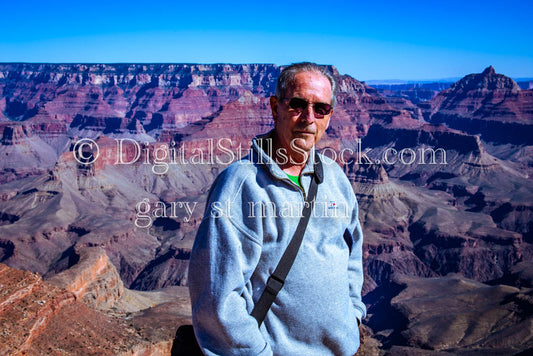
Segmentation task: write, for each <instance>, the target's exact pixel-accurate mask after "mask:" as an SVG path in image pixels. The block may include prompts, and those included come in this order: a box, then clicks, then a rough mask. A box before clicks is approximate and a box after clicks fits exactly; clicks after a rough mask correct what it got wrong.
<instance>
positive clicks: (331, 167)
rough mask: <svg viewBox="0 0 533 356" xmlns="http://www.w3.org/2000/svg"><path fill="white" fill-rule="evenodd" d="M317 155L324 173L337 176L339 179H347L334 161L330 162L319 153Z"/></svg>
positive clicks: (330, 160) (329, 159)
mask: <svg viewBox="0 0 533 356" xmlns="http://www.w3.org/2000/svg"><path fill="white" fill-rule="evenodd" d="M318 155H319V156H320V161H321V162H322V167H323V169H324V172H327V173H330V174H335V175H338V176H339V177H340V178H341V179H342V177H344V179H347V178H346V175H345V174H344V171H343V169H342V168H341V166H339V164H338V163H337V162H336V161H334V160H332V159H331V158H329V157H328V156H325V155H323V154H321V153H319V154H318Z"/></svg>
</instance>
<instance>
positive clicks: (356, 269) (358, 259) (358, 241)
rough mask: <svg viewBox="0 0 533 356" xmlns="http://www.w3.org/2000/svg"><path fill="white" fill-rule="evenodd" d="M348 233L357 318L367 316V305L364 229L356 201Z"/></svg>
mask: <svg viewBox="0 0 533 356" xmlns="http://www.w3.org/2000/svg"><path fill="white" fill-rule="evenodd" d="M346 233H347V234H348V235H349V236H351V238H352V248H351V252H350V260H349V261H348V278H349V283H350V297H351V299H352V304H353V305H354V307H355V310H356V313H357V320H358V322H361V320H362V319H363V318H364V317H366V306H365V304H364V303H363V301H362V298H361V289H362V287H363V278H364V277H363V231H362V229H361V223H360V222H359V207H358V205H357V201H356V202H355V205H354V209H353V212H352V220H351V224H350V226H349V228H348V229H347V230H346Z"/></svg>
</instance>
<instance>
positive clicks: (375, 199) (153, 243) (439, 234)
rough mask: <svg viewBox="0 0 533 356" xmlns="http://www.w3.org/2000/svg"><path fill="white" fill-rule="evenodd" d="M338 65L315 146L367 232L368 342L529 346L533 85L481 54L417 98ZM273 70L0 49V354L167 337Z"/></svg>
mask: <svg viewBox="0 0 533 356" xmlns="http://www.w3.org/2000/svg"><path fill="white" fill-rule="evenodd" d="M328 69H329V70H330V71H331V72H332V73H333V74H334V76H335V78H336V80H337V81H338V84H339V92H338V94H337V101H338V105H337V107H336V108H335V113H334V115H333V118H332V120H331V123H330V126H329V128H328V130H327V131H326V134H325V136H324V137H323V139H322V141H321V142H320V144H319V149H320V150H321V151H322V152H323V153H324V154H326V155H328V156H330V157H331V158H333V159H335V160H336V161H337V162H338V163H339V165H340V166H341V167H342V168H343V170H344V171H345V173H346V175H347V176H348V178H349V180H350V182H351V184H352V186H353V189H354V192H355V193H356V195H357V198H358V201H359V205H360V210H361V223H362V225H363V232H364V237H365V241H364V247H363V249H364V270H365V284H364V286H363V295H364V297H363V301H364V302H365V303H366V304H367V307H368V311H369V315H368V317H367V319H366V320H365V322H364V324H365V325H364V327H363V329H362V330H363V334H364V335H365V342H364V344H363V347H362V349H361V351H360V354H363V355H366V354H368V355H376V354H385V353H386V354H393V355H394V354H397V355H406V354H407V355H419V354H435V355H437V354H439V355H440V354H454V355H456V354H465V355H466V354H470V353H474V352H477V353H480V354H494V355H513V354H516V355H518V354H520V353H521V352H527V350H531V348H533V285H532V281H533V280H532V276H533V263H532V261H533V203H532V202H533V182H532V178H531V174H532V173H533V142H532V141H531V137H533V135H532V134H533V90H531V89H521V88H520V87H519V86H518V84H517V83H516V82H514V81H513V80H512V79H510V78H508V77H506V76H505V75H503V74H498V73H497V72H496V71H495V69H494V68H492V67H490V66H489V67H488V68H486V69H485V70H483V71H482V72H481V73H474V74H470V75H467V76H465V77H464V78H462V79H460V80H459V81H457V82H456V83H454V84H452V85H451V86H449V87H446V88H441V87H438V88H437V89H435V88H432V89H431V90H432V92H431V93H425V94H423V93H418V94H416V100H415V99H414V96H409V95H403V94H402V96H401V97H400V96H395V95H393V94H392V93H390V92H381V93H380V92H379V91H378V90H376V89H374V88H372V87H371V86H368V85H367V84H366V83H364V82H360V81H358V80H356V79H354V78H352V77H350V76H347V75H341V74H340V73H338V71H337V70H336V68H334V67H332V66H328ZM279 72H280V67H278V66H275V65H269V64H246V65H232V64H213V65H203V64H28V63H4V64H0V137H1V142H0V143H1V144H0V157H2V159H1V160H0V262H1V263H2V264H1V265H0V266H1V267H0V284H1V285H2V288H1V289H2V292H1V293H2V296H1V298H2V299H1V300H0V303H1V304H0V305H1V306H2V307H1V309H0V318H2V328H3V332H0V337H1V338H2V342H1V344H2V345H4V346H2V347H3V349H1V350H2V353H8V354H24V353H27V352H30V351H33V352H35V353H41V354H46V353H48V354H62V353H63V354H64V353H66V354H121V353H122V354H137V355H143V354H168V352H169V350H170V347H171V345H172V339H173V336H174V333H175V331H176V329H177V327H178V326H179V325H181V324H184V323H188V322H190V319H189V318H190V304H189V301H188V294H187V271H188V258H189V255H190V249H191V247H192V243H193V240H194V236H195V232H196V229H197V227H198V225H199V223H200V221H201V219H202V215H203V210H204V207H205V200H206V196H207V193H208V190H209V187H210V184H211V183H212V181H213V180H214V178H215V177H216V176H217V174H218V173H219V172H220V171H221V170H223V169H224V168H225V167H226V166H227V165H228V164H229V163H231V162H233V161H235V160H237V159H238V158H239V157H242V156H243V155H245V154H246V153H247V150H248V149H249V143H250V140H251V139H252V138H253V137H254V136H255V135H257V134H259V133H263V132H266V131H268V130H270V129H271V128H272V127H273V125H272V118H271V113H270V107H269V96H270V95H272V94H273V92H274V89H275V79H276V78H277V76H278V74H279ZM428 90H429V89H428ZM81 139H83V140H84V141H83V144H81V145H80V142H82V141H80V140H81ZM341 152H343V154H342V155H341V154H340V153H341ZM94 158H96V160H95V161H94V162H93V163H89V162H90V161H92V160H93V159H94ZM42 301H44V302H42ZM61 320H68V321H69V322H68V323H66V324H67V325H66V326H61V322H60V321H61ZM70 324H72V327H70V326H71V325H70ZM156 326H157V327H156ZM90 330H92V331H91V332H89V331H90ZM95 331H97V332H95Z"/></svg>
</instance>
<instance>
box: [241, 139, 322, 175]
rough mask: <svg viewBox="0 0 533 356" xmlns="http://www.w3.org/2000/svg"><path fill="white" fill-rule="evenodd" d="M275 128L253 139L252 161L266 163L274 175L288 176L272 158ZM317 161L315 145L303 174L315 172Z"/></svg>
mask: <svg viewBox="0 0 533 356" xmlns="http://www.w3.org/2000/svg"><path fill="white" fill-rule="evenodd" d="M273 134H274V130H272V131H269V132H268V133H266V134H262V135H258V136H256V137H254V139H253V140H252V157H251V158H252V161H253V162H254V163H259V164H265V165H266V167H268V169H269V170H270V172H271V173H272V175H273V176H275V177H276V178H279V179H285V178H287V174H286V173H285V172H283V170H282V169H281V168H280V166H279V165H278V164H277V163H276V162H275V161H274V160H273V159H272V150H273V148H272V140H273V137H274V135H273ZM314 162H315V147H314V146H313V148H311V152H309V158H308V159H307V163H306V164H305V166H304V169H303V170H302V173H301V175H304V174H313V173H314Z"/></svg>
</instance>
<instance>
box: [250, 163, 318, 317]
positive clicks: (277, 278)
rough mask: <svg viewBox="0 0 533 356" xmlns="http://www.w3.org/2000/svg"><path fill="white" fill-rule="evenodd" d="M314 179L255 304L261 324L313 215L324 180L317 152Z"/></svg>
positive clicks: (253, 314)
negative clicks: (295, 224) (293, 229)
mask: <svg viewBox="0 0 533 356" xmlns="http://www.w3.org/2000/svg"><path fill="white" fill-rule="evenodd" d="M314 171H315V173H314V175H313V179H311V185H310V186H309V194H307V199H306V200H305V204H304V208H303V210H302V217H301V219H300V222H299V223H298V227H297V228H296V232H295V233H294V235H293V236H292V239H291V241H290V242H289V245H288V246H287V249H286V250H285V252H284V253H283V256H281V259H280V260H279V262H278V265H277V267H276V269H275V270H274V272H273V273H272V274H271V275H270V277H269V278H268V280H267V284H266V287H265V290H264V291H263V294H261V297H259V300H258V301H257V303H256V304H255V306H254V309H253V310H252V313H251V315H252V316H253V317H254V318H255V319H256V320H257V323H258V324H259V326H261V324H262V323H263V320H264V319H265V316H266V314H267V313H268V310H269V309H270V307H271V306H272V303H274V300H276V296H277V295H278V293H279V291H280V290H281V288H282V287H283V284H284V283H285V278H287V275H288V274H289V271H290V269H291V267H292V264H293V263H294V260H295V259H296V255H297V254H298V250H299V249H300V245H301V244H302V240H303V237H304V234H305V229H306V228H307V223H308V222H309V218H310V216H311V211H312V210H313V206H314V205H315V197H316V192H317V190H318V184H319V183H322V181H323V177H324V174H323V170H322V162H321V161H320V158H319V157H318V154H316V153H315V167H314Z"/></svg>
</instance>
